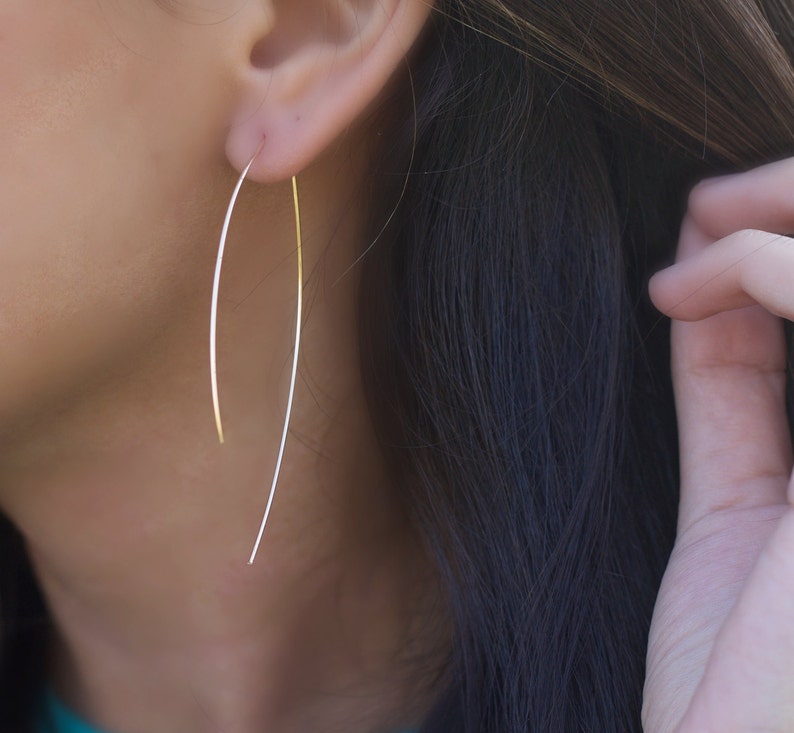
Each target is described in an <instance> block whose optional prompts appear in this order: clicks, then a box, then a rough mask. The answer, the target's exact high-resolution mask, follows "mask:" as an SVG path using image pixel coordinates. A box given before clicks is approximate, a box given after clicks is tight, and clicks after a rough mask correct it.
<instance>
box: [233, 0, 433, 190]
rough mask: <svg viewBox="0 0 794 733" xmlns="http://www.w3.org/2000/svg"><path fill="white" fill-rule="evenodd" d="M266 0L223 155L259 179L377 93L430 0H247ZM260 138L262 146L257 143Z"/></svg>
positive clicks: (350, 117) (272, 175) (325, 141)
mask: <svg viewBox="0 0 794 733" xmlns="http://www.w3.org/2000/svg"><path fill="white" fill-rule="evenodd" d="M253 2H269V3H270V4H271V5H272V10H271V11H270V12H271V13H272V19H273V22H272V24H269V26H268V28H267V32H266V33H264V32H263V33H260V35H259V37H255V35H254V34H253V33H252V34H251V36H250V38H249V39H248V41H247V42H248V45H249V49H250V53H249V56H248V63H247V66H246V68H245V69H242V70H241V73H242V75H243V83H242V85H241V92H240V96H239V99H237V100H236V102H235V104H236V108H235V110H234V116H233V120H232V124H231V127H230V130H229V134H228V138H227V145H226V153H227V157H228V159H229V162H230V163H231V164H232V165H233V166H234V168H236V169H237V170H242V169H243V168H244V167H245V166H246V165H247V164H248V163H249V161H250V160H251V157H252V156H253V154H254V153H255V151H256V150H257V149H259V148H260V147H261V151H260V153H259V154H258V155H257V156H256V160H255V161H254V163H253V165H252V166H251V169H250V171H249V178H251V179H252V180H256V181H259V182H262V183H267V182H275V181H280V180H284V179H287V178H289V177H290V176H292V175H294V174H296V173H298V172H300V171H301V170H303V169H304V168H306V167H307V166H308V165H309V164H310V163H311V162H312V161H313V160H314V159H315V158H316V157H317V156H319V155H320V154H321V153H322V152H323V150H324V149H325V148H326V147H327V146H328V145H329V144H330V143H331V142H332V141H333V140H334V139H336V138H337V137H338V136H339V135H341V134H343V133H344V131H345V130H346V129H347V128H348V127H349V126H350V125H351V123H353V122H354V121H355V120H356V119H357V118H358V117H359V116H360V115H361V113H362V112H363V111H364V110H365V109H367V107H369V106H370V105H371V104H372V103H373V102H374V101H375V100H376V99H377V98H378V96H379V94H380V92H381V91H382V90H383V88H384V87H385V86H386V84H387V83H388V81H389V79H390V78H391V77H392V76H393V75H394V74H395V72H397V71H398V70H399V69H400V67H401V65H402V64H403V61H404V58H405V55H406V54H407V52H408V50H409V49H410V48H411V46H412V45H413V43H414V42H415V40H416V39H417V37H418V36H419V34H420V33H421V30H422V28H423V27H424V25H425V24H426V22H427V19H428V17H429V14H430V12H431V11H432V6H431V4H430V2H429V0H253ZM263 141H264V145H263V144H262V142H263Z"/></svg>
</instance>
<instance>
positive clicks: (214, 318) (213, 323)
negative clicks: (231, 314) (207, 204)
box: [210, 140, 265, 444]
mask: <svg viewBox="0 0 794 733" xmlns="http://www.w3.org/2000/svg"><path fill="white" fill-rule="evenodd" d="M264 144H265V141H264V140H263V141H262V143H261V144H260V145H259V148H258V149H257V151H256V152H255V153H254V155H253V157H252V158H251V160H250V161H249V162H248V165H247V166H245V169H244V170H243V172H242V173H241V174H240V178H238V179H237V185H236V186H235V187H234V192H233V193H232V197H231V199H230V201H229V206H228V207H227V209H226V218H225V219H224V220H223V229H222V230H221V241H220V243H219V244H218V257H217V259H216V260H215V279H214V281H213V284H212V305H211V306H210V381H211V382H212V406H213V408H214V410H215V427H216V429H217V430H218V440H219V441H220V443H221V444H223V424H222V423H221V408H220V403H219V400H218V367H217V363H216V362H217V359H216V355H215V342H216V334H217V329H218V291H219V290H220V284H221V267H222V266H223V254H224V252H225V250H226V237H227V235H228V234H229V222H231V220H232V212H233V211H234V205H235V204H236V203H237V195H238V194H239V193H240V188H241V187H242V185H243V181H244V180H245V178H246V176H247V175H248V171H249V170H250V169H251V166H252V165H253V164H254V161H255V160H256V159H257V157H258V156H259V153H261V152H262V148H263V146H264Z"/></svg>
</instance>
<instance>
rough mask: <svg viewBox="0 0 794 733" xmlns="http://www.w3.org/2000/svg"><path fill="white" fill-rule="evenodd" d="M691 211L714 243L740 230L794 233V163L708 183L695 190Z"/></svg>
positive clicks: (762, 168) (709, 180)
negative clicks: (714, 240)
mask: <svg viewBox="0 0 794 733" xmlns="http://www.w3.org/2000/svg"><path fill="white" fill-rule="evenodd" d="M689 211H690V213H691V215H692V217H693V218H694V219H695V221H696V222H697V223H698V225H699V226H700V228H701V229H702V230H703V231H704V232H705V233H706V234H708V235H709V236H711V237H713V238H714V239H721V238H722V237H726V236H727V235H728V234H730V233H731V232H735V231H738V230H740V229H763V230H764V231H769V232H777V233H779V234H787V233H790V232H794V159H786V160H781V161H778V162H776V163H770V164H768V165H764V166H761V167H759V168H754V169H753V170H750V171H747V172H746V173H738V174H735V175H731V176H721V177H719V178H714V179H707V180H705V181H703V182H702V183H700V184H698V185H697V186H695V188H694V189H692V193H691V194H690V196H689Z"/></svg>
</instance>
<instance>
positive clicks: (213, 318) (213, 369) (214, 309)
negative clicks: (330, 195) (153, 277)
mask: <svg viewBox="0 0 794 733" xmlns="http://www.w3.org/2000/svg"><path fill="white" fill-rule="evenodd" d="M263 146H264V141H263V142H262V144H261V145H260V146H259V148H258V149H257V151H256V153H254V156H253V157H252V158H251V160H250V161H249V163H248V165H247V166H246V167H245V169H244V170H243V172H242V173H241V174H240V178H239V179H238V180H237V185H236V186H235V187H234V191H233V193H232V197H231V200H230V201H229V207H228V208H227V209H226V218H225V219H224V222H223V229H222V230H221V239H220V243H219V244H218V258H217V260H216V262H215V280H214V282H213V286H212V306H211V309H210V378H211V381H212V404H213V407H214V410H215V426H216V428H217V430H218V440H219V441H220V442H221V443H223V442H224V439H223V424H222V423H221V411H220V405H219V400H218V370H217V366H216V356H215V341H216V338H215V337H216V332H217V324H218V290H219V286H220V281H221V267H222V265H223V254H224V251H225V249H226V237H227V235H228V233H229V222H230V221H231V218H232V212H233V211H234V205H235V204H236V203H237V195H238V194H239V193H240V188H241V187H242V185H243V181H245V179H246V176H247V175H248V171H249V170H250V169H251V166H252V165H253V163H254V161H255V160H256V159H257V157H258V156H259V153H260V152H262V147H263ZM292 199H293V202H294V205H295V235H296V238H297V255H298V303H297V307H296V315H295V346H294V347H293V352H292V373H291V375H290V382H289V395H288V397H287V411H286V414H285V416H284V428H283V429H282V431H281V443H280V445H279V449H278V457H277V458H276V467H275V470H274V471H273V480H272V482H271V484H270V493H269V494H268V497H267V504H266V506H265V512H264V514H263V516H262V522H261V524H260V525H259V533H258V534H257V536H256V541H255V542H254V548H253V550H252V551H251V556H250V557H249V558H248V564H249V565H253V562H254V559H255V558H256V553H257V551H258V550H259V544H260V543H261V541H262V535H263V534H264V533H265V525H266V524H267V520H268V517H269V516H270V508H271V507H272V505H273V497H274V496H275V493H276V484H277V483H278V476H279V473H280V471H281V461H282V459H283V458H284V446H285V445H286V443H287V432H288V431H289V422H290V416H291V414H292V399H293V397H294V395H295V379H296V377H297V374H298V353H299V351H300V339H301V315H302V311H303V238H302V236H301V213H300V203H299V198H298V179H297V178H296V177H295V176H293V177H292Z"/></svg>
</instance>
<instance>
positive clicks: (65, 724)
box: [36, 690, 102, 733]
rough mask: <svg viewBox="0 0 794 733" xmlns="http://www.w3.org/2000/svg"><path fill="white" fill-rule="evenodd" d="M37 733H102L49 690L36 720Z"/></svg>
mask: <svg viewBox="0 0 794 733" xmlns="http://www.w3.org/2000/svg"><path fill="white" fill-rule="evenodd" d="M36 733H102V731H101V730H99V729H97V728H94V727H93V726H91V725H88V723H86V722H85V721H83V720H80V718H78V717H77V716H76V715H75V714H74V713H73V712H72V711H71V710H69V708H67V707H66V705H64V704H63V703H62V702H61V701H60V700H59V699H58V698H57V697H56V696H55V695H54V693H53V692H52V690H47V691H46V692H45V693H44V694H43V695H42V699H41V705H40V706H39V710H38V717H37V720H36Z"/></svg>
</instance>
